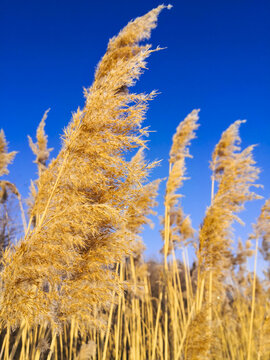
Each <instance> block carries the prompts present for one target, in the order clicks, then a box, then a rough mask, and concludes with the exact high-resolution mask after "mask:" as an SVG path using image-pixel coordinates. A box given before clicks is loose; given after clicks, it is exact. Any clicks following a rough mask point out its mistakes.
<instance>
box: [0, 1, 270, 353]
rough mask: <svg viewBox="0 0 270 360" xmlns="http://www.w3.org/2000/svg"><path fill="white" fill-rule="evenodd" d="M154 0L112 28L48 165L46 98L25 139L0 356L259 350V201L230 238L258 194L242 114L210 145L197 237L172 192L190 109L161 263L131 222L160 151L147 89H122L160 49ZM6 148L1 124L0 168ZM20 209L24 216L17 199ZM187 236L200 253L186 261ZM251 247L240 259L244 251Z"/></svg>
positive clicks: (267, 312) (194, 115) (139, 214)
mask: <svg viewBox="0 0 270 360" xmlns="http://www.w3.org/2000/svg"><path fill="white" fill-rule="evenodd" d="M163 8H165V6H163V5H162V6H159V7H157V8H156V9H154V10H152V11H150V12H149V13H148V14H146V15H144V16H142V17H140V18H138V19H135V20H134V21H132V22H130V23H129V24H128V25H127V26H126V27H125V28H124V29H123V30H122V31H121V32H120V33H119V34H118V36H116V37H114V38H113V39H111V40H110V42H109V45H108V49H107V52H106V54H105V55H104V57H103V58H102V60H101V61H100V63H99V65H98V67H97V70H96V74H95V79H94V83H93V85H92V86H91V88H90V89H86V90H85V97H86V102H85V106H84V108H83V109H82V110H80V109H78V111H77V112H76V113H74V114H73V117H72V120H71V122H70V124H69V125H68V127H67V128H66V130H65V133H64V136H63V147H62V149H61V151H60V153H59V155H58V156H57V158H56V159H55V160H53V161H52V162H51V163H49V165H48V166H47V163H48V160H49V155H50V150H51V149H49V148H48V144H47V141H48V139H47V136H46V133H45V120H46V117H47V112H48V111H47V112H46V113H45V115H44V117H43V119H42V121H41V123H40V125H39V126H38V129H37V136H36V137H37V141H36V143H34V141H33V140H32V139H31V138H29V144H30V147H31V149H32V150H33V152H34V155H35V156H36V159H35V163H36V164H37V166H38V174H39V178H38V179H37V180H36V181H35V182H32V186H31V195H32V198H31V201H29V202H28V203H29V222H28V226H26V224H25V226H24V227H25V236H24V238H23V239H21V241H20V242H19V243H18V244H17V245H16V246H15V247H11V246H9V244H8V242H4V241H2V240H1V244H2V243H3V244H5V245H2V249H1V251H2V257H3V259H2V268H1V296H0V303H1V307H0V309H1V310H0V318H1V334H0V337H1V347H0V359H4V360H8V359H19V360H38V359H55V360H58V359H61V360H65V359H68V360H71V359H78V360H79V359H80V360H82V359H97V360H106V359H116V360H120V359H121V360H128V359H132V360H149V359H151V360H158V359H160V360H163V359H165V360H166V359H167V360H170V359H173V360H182V359H185V360H196V359H198V360H199V359H211V360H216V359H233V360H246V359H249V360H251V359H258V360H259V359H260V360H267V359H269V356H270V341H269V337H270V303H269V278H270V277H269V274H270V270H268V271H267V272H266V277H265V279H264V280H262V279H259V278H258V277H257V274H256V271H257V269H256V262H257V256H258V251H260V252H261V253H262V255H263V257H264V259H265V260H266V261H269V258H270V255H269V252H270V251H269V249H270V245H269V244H270V237H269V235H270V227H269V224H270V222H269V219H270V215H269V214H270V206H269V205H270V203H269V200H268V201H266V202H265V205H264V206H263V207H262V211H261V215H260V216H259V218H258V220H257V223H256V224H255V225H254V234H253V235H251V236H250V238H249V239H248V240H247V241H246V242H245V243H244V244H243V243H242V242H239V245H238V249H237V251H236V252H235V253H234V252H233V251H232V249H231V244H232V239H233V236H232V235H233V223H234V221H240V219H239V218H238V215H237V214H238V213H239V212H240V211H241V210H242V209H243V206H244V204H245V202H247V201H251V200H255V199H258V198H260V197H259V196H258V195H257V193H256V192H254V191H252V190H251V186H254V185H255V186H256V180H257V178H258V174H259V170H258V168H257V167H256V164H255V161H254V160H253V148H254V147H253V146H249V147H248V148H246V149H244V150H241V148H240V136H239V127H240V125H241V123H243V121H239V120H238V121H236V122H235V123H233V124H232V125H231V126H230V127H229V128H228V129H227V130H226V131H225V132H224V133H223V134H222V136H221V139H220V141H219V142H218V144H217V146H216V147H215V149H214V152H213V155H212V162H211V170H212V192H211V194H209V197H210V195H211V204H210V206H209V207H208V208H207V209H206V213H205V217H204V221H203V224H202V226H201V228H200V230H199V232H198V239H196V237H195V230H194V229H193V228H192V226H191V220H190V218H189V216H185V215H184V210H183V209H182V206H181V201H180V199H181V187H182V186H183V182H184V180H185V179H186V160H187V158H191V155H190V152H189V147H190V145H191V140H193V139H194V138H195V131H196V129H197V128H198V119H199V117H198V113H199V110H193V111H192V112H191V113H190V114H189V115H188V116H187V117H186V118H185V119H184V120H183V121H182V122H181V123H180V124H179V126H178V128H177V130H176V134H175V135H174V137H173V143H172V148H171V152H170V160H169V175H168V180H167V186H166V193H165V197H164V199H165V200H164V208H165V210H164V217H163V221H162V222H163V227H164V228H163V231H162V234H161V235H162V238H163V240H164V246H163V249H162V253H163V257H164V262H163V264H162V263H156V262H153V261H152V262H148V263H147V262H144V259H143V249H144V245H143V241H142V239H141V237H140V232H141V231H142V229H143V226H144V225H145V224H151V222H150V220H149V218H148V215H150V214H151V215H154V214H155V213H154V210H153V207H154V206H155V205H156V200H155V198H156V196H157V193H158V186H159V183H160V180H156V181H154V182H152V183H149V182H148V180H147V179H148V176H149V172H150V170H151V169H152V168H153V167H154V166H155V165H156V164H157V163H152V164H149V163H147V161H146V160H145V157H144V148H145V145H146V140H145V137H146V136H147V135H148V129H147V127H142V122H143V120H144V118H145V113H146V110H147V106H148V102H149V101H150V100H151V99H152V98H153V97H154V96H155V93H154V92H153V93H150V94H143V93H142V94H136V93H132V92H131V86H132V85H134V83H135V81H136V80H137V79H138V78H139V76H140V75H141V73H142V71H143V70H144V69H145V67H146V58H147V57H148V56H149V55H150V54H151V53H152V52H153V51H156V50H158V49H156V50H152V49H151V46H150V45H141V41H142V40H144V39H148V38H149V37H150V33H151V30H152V29H154V28H155V26H156V21H157V17H158V15H159V13H160V11H161V10H162V9H163ZM168 8H170V7H168ZM133 151H134V153H135V155H134V156H133V157H132V158H131V160H128V159H129V158H130V154H132V152H133ZM14 156H15V152H11V153H9V152H8V150H7V143H6V140H5V137H4V133H3V131H2V132H1V133H0V176H2V175H7V174H8V169H7V167H8V166H9V165H10V163H11V162H12V160H13V158H14ZM0 187H1V204H0V205H1V207H2V208H1V213H0V215H1V219H0V220H1V224H3V226H2V229H4V233H3V236H4V237H3V239H6V236H9V235H10V232H9V230H8V229H9V228H8V227H9V226H10V225H11V222H10V219H9V218H8V217H7V214H8V213H7V210H6V209H7V206H8V203H9V201H10V196H9V193H13V195H14V196H16V197H17V198H18V199H19V205H20V204H21V202H20V195H19V193H18V190H17V189H16V187H15V185H14V184H11V183H10V182H8V181H7V180H1V181H0ZM20 206H21V205H20ZM2 210H3V211H2ZM13 211H14V210H13ZM18 211H19V212H20V211H21V212H22V216H23V219H24V214H23V209H22V206H21V208H18ZM1 239H2V238H1ZM5 241H6V240H5ZM190 246H192V247H194V248H195V251H196V255H197V259H196V261H195V262H194V264H193V265H192V266H190V265H189V255H188V250H189V247H190ZM5 248H6V249H5ZM176 249H178V250H179V249H180V250H182V257H181V260H180V259H177V258H176V255H175V250H176ZM253 255H254V271H253V272H250V271H248V270H247V266H246V263H247V259H248V257H251V256H253Z"/></svg>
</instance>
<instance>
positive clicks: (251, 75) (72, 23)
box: [0, 0, 270, 256]
mask: <svg viewBox="0 0 270 360" xmlns="http://www.w3.org/2000/svg"><path fill="white" fill-rule="evenodd" d="M159 4H160V2H159V1H154V0H153V1H152V0H144V1H142V0H136V1H133V0H130V1H127V0H116V1H108V0H106V1H99V2H98V1H90V0H88V1H85V0H77V1H74V0H73V1H69V0H65V1H55V0H54V1H52V0H47V1H33V0H30V1H24V2H22V1H16V0H14V1H7V0H2V2H1V5H0V33H1V40H0V41H1V57H0V76H1V83H0V86H1V98H0V102H1V120H0V128H3V129H4V131H5V133H6V137H7V139H8V141H9V148H10V150H17V151H19V154H18V155H17V156H16V159H15V161H14V164H13V165H12V166H11V167H10V175H9V179H10V180H11V181H13V182H15V183H16V184H17V186H18V188H19V190H20V191H21V193H22V195H23V196H24V197H27V194H28V186H29V183H30V179H31V178H32V179H35V178H36V176H37V175H36V168H35V165H34V164H33V163H32V161H33V155H32V153H31V151H30V149H29V148H28V145H27V135H31V136H32V137H34V135H35V130H36V127H37V125H38V123H39V121H40V119H41V117H42V115H43V113H44V111H45V110H46V109H48V108H51V111H50V113H49V116H48V119H47V126H46V131H47V134H48V136H49V146H50V147H53V148H54V149H55V150H54V152H53V153H52V156H53V157H55V156H56V155H57V152H58V150H59V148H60V135H61V134H62V130H63V128H64V127H65V126H66V125H67V123H68V122H69V120H70V118H71V113H72V111H75V110H76V109H77V107H78V106H83V103H84V99H83V94H82V89H83V87H89V86H90V85H91V83H92V80H93V74H94V70H95V67H96V64H97V63H98V61H99V60H100V58H101V57H102V56H103V54H104V53H105V50H106V46H107V43H108V40H109V38H111V37H112V36H114V35H115V34H117V33H118V32H119V30H120V29H121V28H123V27H124V26H125V25H126V24H127V23H128V21H129V20H131V19H134V18H136V17H137V16H140V15H143V14H144V13H146V12H147V11H149V10H151V9H152V8H153V7H155V6H157V5H159ZM171 4H172V5H173V8H172V9H171V10H170V11H166V10H164V11H163V12H162V13H161V15H160V18H159V22H158V27H157V29H155V30H154V31H153V34H152V37H151V43H152V44H153V46H157V45H160V46H161V47H166V50H163V51H160V52H158V53H154V54H153V55H152V56H151V58H150V59H149V63H148V67H149V70H148V71H146V72H145V74H144V75H143V76H142V77H141V79H140V81H139V83H138V85H137V86H136V90H141V91H146V92H147V91H151V90H152V89H156V90H158V91H159V92H160V95H158V97H157V98H156V99H155V100H154V101H153V102H151V103H150V109H149V111H148V116H147V120H146V122H145V125H150V127H151V130H154V131H155V132H153V133H151V135H150V138H149V140H150V142H149V151H148V153H147V157H148V159H149V160H155V159H162V160H163V161H162V163H161V166H159V167H158V168H157V169H156V170H154V171H153V173H152V179H155V178H158V177H162V178H164V177H166V176H167V173H168V153H169V150H170V146H171V138H172V136H173V134H174V132H175V129H176V127H177V125H178V124H179V122H180V121H181V120H183V119H184V117H185V116H186V115H187V114H188V113H189V112H190V111H191V110H192V109H194V108H200V109H201V113H200V124H201V125H200V128H199V130H198V132H197V139H195V140H194V141H193V143H192V146H191V153H192V154H193V156H194V158H193V159H191V160H188V162H187V169H188V176H189V177H190V180H188V181H186V182H185V184H184V187H183V189H182V190H181V192H182V193H183V194H184V195H185V197H184V199H183V207H184V211H185V213H187V214H190V215H191V218H192V222H193V224H194V226H195V227H198V226H199V224H200V223H201V222H202V219H203V215H204V212H205V209H206V206H207V205H209V201H210V175H211V174H210V171H209V168H208V166H209V160H210V157H211V153H212V150H213V148H214V146H215V144H216V143H217V142H218V140H219V138H220V135H221V133H222V131H224V130H225V129H226V128H227V127H228V126H229V125H230V124H231V123H232V122H234V121H235V120H237V119H247V123H246V124H244V125H242V128H241V137H242V140H243V143H242V144H243V146H247V145H250V144H254V143H255V144H258V146H257V148H256V149H255V159H256V161H257V163H258V166H259V167H260V168H262V169H263V170H262V173H261V177H260V183H261V184H263V185H264V189H263V190H261V191H260V194H261V195H263V196H265V197H269V196H270V169H269V160H270V140H269V133H270V121H269V110H268V107H269V98H270V70H269V64H270V23H269V15H270V2H269V1H261V0H256V1H255V0H254V1H251V0H226V1H210V0H205V1H199V0H189V1H180V0H178V1H176V0H171ZM164 186H165V183H164V184H163V185H162V186H161V192H160V196H159V199H158V200H159V202H160V206H159V207H158V208H157V211H158V213H159V214H160V215H161V214H162V212H163V207H162V202H163V198H162V196H163V192H164ZM262 203H263V201H257V202H256V203H254V204H248V205H247V206H246V211H244V212H243V213H242V214H241V218H242V219H243V220H244V221H245V222H246V223H247V226H246V227H245V228H243V227H240V226H236V237H237V236H242V237H243V238H244V239H245V237H246V236H247V234H248V233H249V232H250V231H251V227H250V224H251V223H252V222H254V220H255V218H256V217H257V216H258V215H259V210H260V206H261V205H262ZM158 230H159V225H158V222H157V221H156V227H155V230H153V231H152V230H149V229H147V230H146V231H145V232H144V239H145V242H146V245H147V251H146V255H147V256H151V255H157V254H158V250H159V249H160V248H161V246H162V244H161V240H160V237H159V233H158Z"/></svg>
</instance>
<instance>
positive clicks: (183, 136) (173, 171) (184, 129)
mask: <svg viewBox="0 0 270 360" xmlns="http://www.w3.org/2000/svg"><path fill="white" fill-rule="evenodd" d="M198 113H199V110H193V111H192V112H191V113H190V114H189V115H188V116H187V117H186V118H185V119H184V120H183V121H182V122H181V123H180V124H179V126H178V127H177V130H176V133H175V135H174V136H173V143H172V147H171V151H170V159H169V163H170V169H169V177H168V181H167V185H166V194H165V202H164V205H165V217H164V219H163V224H164V230H163V233H162V235H163V239H164V247H163V249H162V252H164V259H165V264H166V261H167V256H168V255H169V254H170V253H171V252H172V250H173V248H175V247H176V246H177V245H179V244H182V245H184V244H185V242H186V240H187V239H189V238H192V237H193V235H194V230H193V229H192V227H191V221H190V218H189V217H188V216H185V215H184V212H183V210H182V208H181V206H180V204H179V199H180V198H181V197H182V195H180V194H177V193H176V192H177V191H178V190H179V188H180V187H181V186H182V184H183V181H184V180H186V179H187V178H186V177H185V175H186V166H185V161H186V158H191V157H192V156H191V155H190V153H189V149H188V146H189V145H190V142H191V140H192V139H194V138H195V131H196V130H197V128H198V126H199V125H198V123H197V121H198V120H199V116H198Z"/></svg>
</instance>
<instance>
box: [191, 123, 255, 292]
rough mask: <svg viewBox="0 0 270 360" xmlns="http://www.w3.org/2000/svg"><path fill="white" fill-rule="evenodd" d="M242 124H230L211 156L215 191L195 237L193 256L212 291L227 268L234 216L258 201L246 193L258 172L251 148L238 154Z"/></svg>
mask: <svg viewBox="0 0 270 360" xmlns="http://www.w3.org/2000/svg"><path fill="white" fill-rule="evenodd" d="M243 122H244V121H240V120H238V121H236V122H234V123H233V124H232V125H231V126H230V127H229V128H228V129H227V130H226V131H224V133H223V134H222V136H221V139H220V141H219V143H218V144H217V145H216V147H215V150H214V152H213V156H212V162H211V166H210V167H211V169H212V171H213V181H216V182H217V184H218V188H217V191H216V193H215V194H214V195H213V200H212V203H211V205H210V206H209V207H208V209H207V211H206V215H205V218H204V221H203V224H202V227H201V230H200V233H199V250H198V252H197V255H198V261H199V268H200V271H202V272H204V273H207V272H209V271H212V272H213V284H214V285H213V287H214V289H213V291H215V288H216V290H217V291H219V290H218V289H217V288H218V287H219V279H220V278H222V276H224V274H225V271H226V269H228V268H229V267H230V259H231V242H232V223H233V222H234V221H235V220H238V221H239V222H241V220H240V219H239V218H238V217H237V216H236V213H238V212H240V211H241V210H243V208H244V204H245V202H246V201H249V200H253V199H258V198H260V196H258V195H257V194H256V193H254V192H253V191H251V190H250V187H251V186H256V185H254V182H255V181H256V180H257V178H258V174H259V169H258V168H257V167H256V166H255V161H254V159H253V153H252V152H253V148H254V145H252V146H249V147H247V148H246V149H244V150H241V148H240V146H239V144H240V137H239V127H240V125H241V124H242V123H243Z"/></svg>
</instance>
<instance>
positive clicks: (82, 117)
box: [1, 5, 165, 326]
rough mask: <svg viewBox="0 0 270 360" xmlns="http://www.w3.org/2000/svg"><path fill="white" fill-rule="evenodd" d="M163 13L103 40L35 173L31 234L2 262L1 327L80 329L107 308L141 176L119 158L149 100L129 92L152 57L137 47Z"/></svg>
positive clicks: (141, 140) (139, 141) (136, 140)
mask: <svg viewBox="0 0 270 360" xmlns="http://www.w3.org/2000/svg"><path fill="white" fill-rule="evenodd" d="M164 8H165V6H163V5H161V6H159V7H157V8H156V9H154V10H152V11H150V12H149V13H147V14H146V15H144V16H142V17H140V18H137V19H136V20H134V21H132V22H130V23H129V24H128V25H127V26H126V27H125V28H124V29H123V30H122V31H121V32H120V33H119V35H118V36H116V37H114V38H112V39H111V40H110V42H109V45H108V48H107V52H106V54H105V56H104V57H103V59H102V60H101V62H100V63H99V65H98V67H97V70H96V73H95V79H94V83H93V85H92V86H91V87H90V88H89V89H86V90H85V97H86V102H85V107H84V108H83V109H82V110H80V109H78V111H77V112H76V113H75V114H74V115H73V118H72V120H71V122H70V124H69V126H68V127H67V128H66V130H65V133H64V136H63V146H62V150H61V151H60V153H59V155H58V156H57V158H56V159H55V160H53V161H52V163H51V164H50V166H49V167H48V169H47V170H45V171H44V172H43V173H42V174H41V177H40V179H39V181H38V194H37V196H36V201H35V205H34V207H33V210H32V213H33V214H34V215H35V216H36V226H35V228H34V229H33V230H32V231H29V233H28V235H27V236H26V238H25V239H24V240H23V241H22V242H21V243H20V245H19V246H17V247H16V249H15V252H14V253H12V254H10V253H7V254H6V255H5V262H4V263H5V264H4V265H5V270H4V272H3V274H2V289H1V317H2V319H4V320H5V321H9V322H11V323H16V322H19V321H20V320H21V319H22V318H25V319H27V321H28V322H29V323H30V324H33V323H35V322H42V321H44V320H47V321H50V322H51V323H52V324H54V325H56V326H57V325H58V324H59V323H61V322H62V321H65V320H67V319H70V318H71V317H74V318H75V320H76V321H77V322H78V323H79V325H80V326H83V324H85V323H86V322H89V321H90V322H91V319H92V311H93V308H94V307H95V306H97V305H98V306H105V304H107V305H109V304H110V301H111V299H112V296H111V294H112V292H113V291H119V290H120V288H119V283H118V279H117V278H116V277H115V276H114V273H113V271H112V270H111V268H112V267H111V265H112V264H114V263H115V262H117V261H120V260H121V258H122V256H123V255H124V254H125V253H127V252H129V245H130V244H129V242H128V241H127V239H128V238H129V237H128V234H129V232H130V231H131V229H129V228H128V226H127V225H128V224H129V223H130V222H129V216H132V212H131V211H130V205H131V204H132V203H133V202H134V201H135V202H136V197H137V192H136V191H134V188H136V187H137V185H138V184H139V183H140V180H141V178H142V177H143V176H144V172H143V171H142V169H140V166H139V165H138V169H136V171H134V170H133V169H131V168H130V166H129V161H127V160H126V159H125V155H126V154H127V152H129V151H131V150H132V149H136V148H138V147H145V136H147V134H148V130H147V128H143V127H142V126H141V125H142V122H143V120H144V118H145V113H146V110H147V104H148V101H149V100H151V99H153V97H154V95H155V92H152V93H150V94H136V93H131V92H129V88H130V87H131V86H132V85H134V84H135V81H136V80H137V79H138V78H139V76H140V75H141V73H142V70H143V69H145V67H146V62H145V60H146V58H147V57H148V56H149V55H150V54H151V53H152V52H153V51H155V50H152V49H151V46H150V45H148V44H145V45H140V41H142V40H144V39H148V38H149V37H150V33H151V30H152V29H154V28H155V27H156V21H157V17H158V15H159V13H160V11H161V10H162V9H164ZM142 166H144V165H143V162H142ZM30 221H31V220H30ZM10 304H13V305H14V304H16V305H15V306H13V305H12V306H10Z"/></svg>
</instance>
